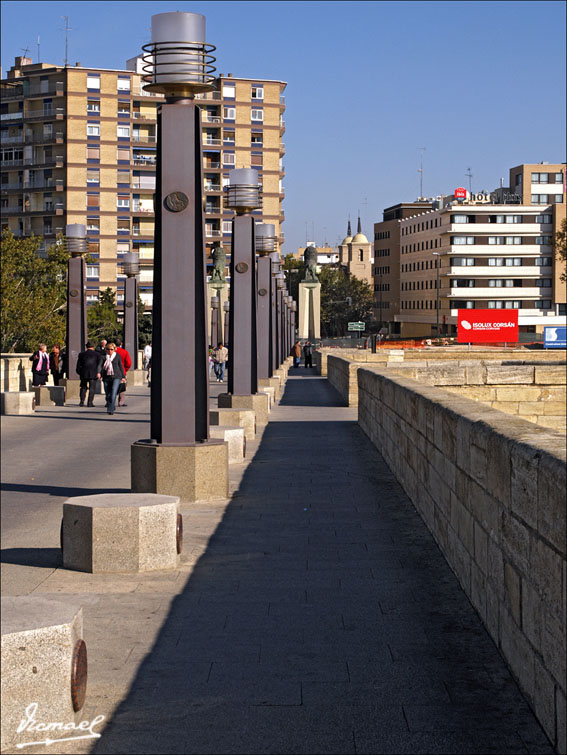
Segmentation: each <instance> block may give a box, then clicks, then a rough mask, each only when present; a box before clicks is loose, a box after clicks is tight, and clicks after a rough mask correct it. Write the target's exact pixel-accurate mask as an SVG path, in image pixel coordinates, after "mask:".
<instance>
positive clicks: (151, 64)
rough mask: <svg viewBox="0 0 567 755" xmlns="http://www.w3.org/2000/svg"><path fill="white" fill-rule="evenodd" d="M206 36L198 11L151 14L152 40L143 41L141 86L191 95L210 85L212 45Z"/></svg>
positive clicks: (212, 70)
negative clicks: (143, 83) (145, 42)
mask: <svg viewBox="0 0 567 755" xmlns="http://www.w3.org/2000/svg"><path fill="white" fill-rule="evenodd" d="M205 39H206V19H205V16H202V15H201V14H200V13H185V12H182V11H173V12H170V13H158V14H156V15H155V16H152V41H151V43H150V44H147V45H143V47H142V50H143V51H144V53H145V55H143V56H142V58H143V61H144V73H145V75H144V77H143V80H144V82H145V89H149V90H150V91H154V92H161V93H162V94H166V95H169V96H170V97H171V96H178V97H191V96H193V95H194V94H195V93H197V92H205V91H207V90H209V89H213V88H214V80H215V77H214V76H213V73H214V71H215V67H214V66H213V65H212V64H213V63H214V61H215V58H214V57H212V56H211V55H210V53H211V52H212V51H213V50H214V49H215V48H214V47H213V45H208V44H207V43H206V42H205Z"/></svg>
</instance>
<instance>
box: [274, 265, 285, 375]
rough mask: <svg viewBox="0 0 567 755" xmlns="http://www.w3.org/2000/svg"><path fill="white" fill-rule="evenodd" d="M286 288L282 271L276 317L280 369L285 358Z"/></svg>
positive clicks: (277, 291) (277, 278)
mask: <svg viewBox="0 0 567 755" xmlns="http://www.w3.org/2000/svg"><path fill="white" fill-rule="evenodd" d="M284 286H285V273H283V272H282V271H281V270H280V272H278V273H277V274H276V288H277V290H276V316H277V321H278V349H277V352H278V365H277V366H278V367H280V365H281V364H282V362H283V360H284V358H283V350H284V345H283V339H284V334H283V296H284Z"/></svg>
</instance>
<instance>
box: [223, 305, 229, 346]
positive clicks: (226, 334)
mask: <svg viewBox="0 0 567 755" xmlns="http://www.w3.org/2000/svg"><path fill="white" fill-rule="evenodd" d="M222 311H223V312H224V333H223V343H224V344H225V345H226V344H229V346H230V342H229V340H228V338H229V332H228V331H229V324H230V323H229V312H230V304H229V303H228V302H227V301H225V302H223V305H222Z"/></svg>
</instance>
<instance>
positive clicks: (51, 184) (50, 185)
mask: <svg viewBox="0 0 567 755" xmlns="http://www.w3.org/2000/svg"><path fill="white" fill-rule="evenodd" d="M63 187H64V181H63V179H62V178H59V179H57V180H55V181H42V182H38V181H31V182H30V181H24V182H23V183H16V184H1V189H2V191H44V190H45V189H55V190H56V191H62V190H63Z"/></svg>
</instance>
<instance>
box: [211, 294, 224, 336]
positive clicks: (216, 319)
mask: <svg viewBox="0 0 567 755" xmlns="http://www.w3.org/2000/svg"><path fill="white" fill-rule="evenodd" d="M219 326H220V297H218V296H211V343H212V344H213V345H214V346H216V345H217V343H220V341H222V338H221V334H220V327H219Z"/></svg>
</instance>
